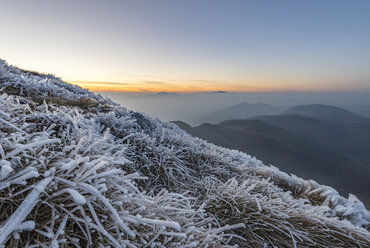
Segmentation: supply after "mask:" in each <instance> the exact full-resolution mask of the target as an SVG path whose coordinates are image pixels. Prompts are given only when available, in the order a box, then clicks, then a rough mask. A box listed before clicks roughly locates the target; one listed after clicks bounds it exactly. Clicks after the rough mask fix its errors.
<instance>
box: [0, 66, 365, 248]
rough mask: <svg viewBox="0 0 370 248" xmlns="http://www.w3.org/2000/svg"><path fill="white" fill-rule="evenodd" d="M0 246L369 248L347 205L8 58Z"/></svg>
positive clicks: (324, 189) (350, 202)
mask: <svg viewBox="0 0 370 248" xmlns="http://www.w3.org/2000/svg"><path fill="white" fill-rule="evenodd" d="M0 85H1V87H0V88H1V94H0V110H1V111H0V130H1V133H0V145H1V146H0V148H1V149H0V156H1V160H0V166H1V169H0V189H1V191H0V194H1V198H0V213H1V214H0V223H1V227H0V245H1V246H6V247H32V246H33V247H34V246H45V247H50V246H51V247H59V246H61V247H69V246H75V247H86V246H97V247H103V246H112V247H144V246H147V247H231V246H233V245H240V246H241V247H276V246H277V247H294V246H297V247H299V246H304V247H348V246H352V247H368V246H369V244H370V234H369V232H368V231H367V230H366V229H365V228H364V227H366V226H367V225H368V224H369V223H370V214H369V212H368V211H367V210H366V209H365V208H364V206H363V204H362V203H361V202H360V201H358V200H357V199H356V197H355V196H350V197H349V199H345V198H344V197H341V196H340V195H339V194H338V193H337V192H336V191H335V190H334V189H332V188H330V187H328V186H322V185H319V184H317V183H316V182H314V181H305V180H303V179H300V178H297V177H294V176H289V175H287V174H285V173H283V172H280V171H279V170H277V169H276V168H274V167H267V166H265V165H263V164H262V163H261V162H260V161H258V160H256V159H254V158H252V157H250V156H249V155H247V154H245V153H241V152H238V151H234V150H228V149H224V148H221V147H217V146H215V145H212V144H209V143H206V142H204V141H202V140H200V139H197V138H193V137H191V136H190V135H188V134H187V133H185V132H184V131H182V130H181V129H179V128H178V127H177V126H176V125H174V124H171V123H163V122H161V121H159V120H156V119H152V118H150V117H148V116H145V115H143V114H140V113H135V112H131V111H128V110H126V109H124V108H122V107H120V106H118V105H116V104H114V103H112V102H111V101H109V100H106V99H103V98H101V97H100V96H96V95H94V94H93V93H90V92H87V91H85V90H82V89H80V88H78V87H76V86H71V85H69V84H66V83H63V82H62V81H61V80H59V79H58V78H56V77H53V76H50V75H40V74H37V73H29V72H25V71H22V70H19V69H16V68H13V67H10V66H8V65H7V64H5V63H4V62H3V61H0Z"/></svg>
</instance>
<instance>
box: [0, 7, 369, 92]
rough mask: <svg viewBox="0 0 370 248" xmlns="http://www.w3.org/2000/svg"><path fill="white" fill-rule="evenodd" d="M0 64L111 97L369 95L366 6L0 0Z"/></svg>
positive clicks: (367, 14) (367, 16)
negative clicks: (178, 93)
mask: <svg viewBox="0 0 370 248" xmlns="http://www.w3.org/2000/svg"><path fill="white" fill-rule="evenodd" d="M0 21H1V23H2V25H1V26H0V37H1V40H0V57H1V58H3V59H6V60H7V61H8V62H9V63H11V64H14V65H17V66H20V67H23V68H26V69H32V70H37V71H42V72H48V73H54V74H56V75H58V76H60V77H62V78H63V79H65V80H67V81H70V82H79V84H80V85H81V86H83V87H88V88H91V89H93V90H94V89H95V90H113V91H120V90H122V91H208V90H230V91H286V90H288V91H289V90H291V91H359V90H370V1H339V0H338V1H247V0H245V1H235V0H233V1H226V0H224V1H218V0H217V1H215V0H212V1H206V0H199V1H195V0H186V1H185V0H183V1H170V0H168V1H86V0H80V1H70V0H66V1H39V0H36V1H17V0H16V1H2V7H1V9H0Z"/></svg>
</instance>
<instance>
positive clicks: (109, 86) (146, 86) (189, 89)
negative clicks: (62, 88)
mask: <svg viewBox="0 0 370 248" xmlns="http://www.w3.org/2000/svg"><path fill="white" fill-rule="evenodd" d="M70 83H72V84H75V85H78V86H80V87H81V88H84V89H88V90H90V91H95V92H178V93H181V92H183V93H194V92H212V91H226V92H283V91H296V92H308V91H311V92H315V91H321V92H333V91H338V89H333V88H330V87H327V88H323V87H320V88H319V87H297V86H296V87H292V86H290V87H289V85H287V86H285V87H281V85H280V87H276V86H272V85H271V84H268V83H255V84H254V85H255V86H251V84H249V85H244V86H241V85H240V84H234V85H233V84H221V85H219V84H217V85H209V84H207V83H201V82H198V83H196V84H194V82H190V83H176V84H174V83H166V82H163V83H158V84H151V83H147V82H124V83H118V82H90V81H86V82H76V81H72V82H70ZM256 85H257V86H256ZM347 90H350V89H346V88H342V89H340V90H339V91H347ZM352 90H353V89H352Z"/></svg>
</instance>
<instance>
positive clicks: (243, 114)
mask: <svg viewBox="0 0 370 248" xmlns="http://www.w3.org/2000/svg"><path fill="white" fill-rule="evenodd" d="M281 110H282V109H281V108H280V107H277V106H273V105H269V104H265V103H246V102H243V103H240V104H236V105H232V106H230V107H227V108H225V109H223V110H220V111H215V112H212V113H209V114H206V115H202V116H201V117H199V118H198V119H197V121H196V122H198V123H212V124H216V123H219V122H222V121H225V120H231V119H247V118H250V117H253V116H260V115H275V114H278V113H279V112H280V111H281Z"/></svg>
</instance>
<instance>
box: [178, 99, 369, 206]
mask: <svg viewBox="0 0 370 248" xmlns="http://www.w3.org/2000/svg"><path fill="white" fill-rule="evenodd" d="M315 109H316V110H317V112H315ZM293 112H295V113H297V114H296V115H293V114H290V115H276V116H259V117H253V118H251V119H246V120H228V121H224V122H222V123H219V124H217V125H212V124H202V125H200V126H197V127H194V128H189V127H190V126H189V125H184V123H180V127H181V128H183V129H184V130H186V131H187V132H188V133H190V134H192V135H194V136H197V137H200V138H203V139H205V140H208V141H210V142H212V143H215V144H217V145H221V146H224V147H227V148H232V149H237V150H241V151H248V153H249V154H251V155H254V156H256V157H258V158H260V159H261V160H262V161H264V162H265V163H268V164H273V165H275V166H277V167H279V168H280V169H282V170H284V171H287V172H290V173H293V174H296V175H298V176H302V177H306V178H313V179H316V180H318V181H319V182H321V183H325V184H329V185H332V186H335V187H336V188H337V189H339V190H340V191H341V192H343V193H345V194H348V193H356V194H358V195H359V196H360V197H361V198H362V199H363V200H364V201H365V202H366V203H367V204H370V196H369V195H368V190H369V189H370V181H369V178H370V162H369V158H370V154H369V149H370V126H369V125H368V119H367V118H363V117H361V116H359V115H356V114H353V113H351V112H349V111H346V110H344V109H340V108H336V107H331V106H325V105H307V107H306V106H304V107H303V106H302V107H301V106H298V107H294V108H291V109H290V110H288V111H285V112H284V113H293ZM298 113H302V115H298ZM303 114H304V115H306V116H303ZM308 115H311V116H316V117H315V118H313V117H308ZM350 120H351V121H350ZM354 120H355V121H354Z"/></svg>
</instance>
